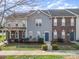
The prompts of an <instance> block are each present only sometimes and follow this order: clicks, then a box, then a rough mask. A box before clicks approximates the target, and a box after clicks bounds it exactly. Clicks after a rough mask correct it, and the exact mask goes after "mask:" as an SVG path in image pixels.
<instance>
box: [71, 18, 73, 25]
mask: <svg viewBox="0 0 79 59" xmlns="http://www.w3.org/2000/svg"><path fill="white" fill-rule="evenodd" d="M71 26H74V18H71Z"/></svg>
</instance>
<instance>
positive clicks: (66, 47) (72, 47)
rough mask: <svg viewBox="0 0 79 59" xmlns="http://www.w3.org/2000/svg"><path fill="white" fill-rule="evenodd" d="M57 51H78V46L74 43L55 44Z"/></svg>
mask: <svg viewBox="0 0 79 59" xmlns="http://www.w3.org/2000/svg"><path fill="white" fill-rule="evenodd" d="M57 45H58V47H59V50H79V45H77V44H75V43H67V44H64V43H57Z"/></svg>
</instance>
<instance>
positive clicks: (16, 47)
mask: <svg viewBox="0 0 79 59" xmlns="http://www.w3.org/2000/svg"><path fill="white" fill-rule="evenodd" d="M1 49H2V50H40V49H41V44H19V43H16V44H8V45H6V46H2V47H1Z"/></svg>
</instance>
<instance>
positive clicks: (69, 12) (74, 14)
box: [66, 9, 78, 16]
mask: <svg viewBox="0 0 79 59" xmlns="http://www.w3.org/2000/svg"><path fill="white" fill-rule="evenodd" d="M66 11H67V12H69V13H71V14H73V15H75V16H78V14H76V13H74V12H72V11H70V10H67V9H66Z"/></svg>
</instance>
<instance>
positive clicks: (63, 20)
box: [62, 18, 65, 26]
mask: <svg viewBox="0 0 79 59" xmlns="http://www.w3.org/2000/svg"><path fill="white" fill-rule="evenodd" d="M62 26H65V18H62Z"/></svg>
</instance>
